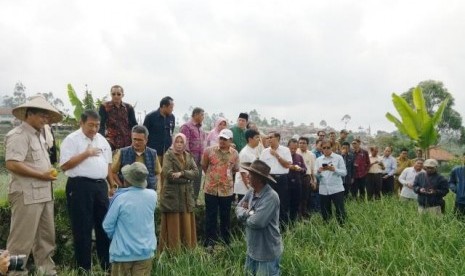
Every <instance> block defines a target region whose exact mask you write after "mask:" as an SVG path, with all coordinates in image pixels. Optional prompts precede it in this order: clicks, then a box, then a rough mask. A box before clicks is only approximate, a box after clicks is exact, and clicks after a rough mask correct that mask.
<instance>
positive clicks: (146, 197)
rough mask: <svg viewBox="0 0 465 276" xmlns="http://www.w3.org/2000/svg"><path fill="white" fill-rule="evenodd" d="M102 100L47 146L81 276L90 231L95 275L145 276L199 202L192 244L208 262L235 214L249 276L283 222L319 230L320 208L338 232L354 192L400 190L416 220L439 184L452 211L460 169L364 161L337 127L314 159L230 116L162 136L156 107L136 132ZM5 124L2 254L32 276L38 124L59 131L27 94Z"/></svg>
mask: <svg viewBox="0 0 465 276" xmlns="http://www.w3.org/2000/svg"><path fill="white" fill-rule="evenodd" d="M110 94H111V100H110V101H108V102H105V103H102V105H101V106H100V108H99V110H98V111H96V110H85V111H84V112H83V113H82V115H81V118H80V128H79V129H78V130H76V131H74V132H72V133H71V134H69V135H68V136H67V137H66V138H65V139H64V140H63V141H62V143H61V147H60V158H59V167H60V168H61V170H62V171H63V172H64V174H65V175H66V176H67V177H68V179H67V183H66V199H67V208H68V213H69V217H70V221H71V229H72V233H73V241H74V243H73V244H74V253H75V258H76V263H77V266H78V267H79V269H80V270H81V271H83V272H90V270H91V266H92V262H91V248H92V231H94V233H95V243H96V251H97V256H98V260H99V263H100V266H101V268H102V269H103V270H104V271H109V270H110V267H111V274H112V275H149V274H150V272H151V268H152V258H153V257H154V254H155V251H156V249H157V248H158V252H161V251H163V250H169V251H178V250H180V249H181V248H193V247H195V246H196V245H197V233H196V221H195V215H194V210H195V208H196V207H197V206H198V205H199V203H200V202H199V201H200V200H199V194H200V191H203V194H204V202H205V239H204V241H203V245H204V246H205V247H206V249H207V250H208V251H212V250H214V249H215V246H216V245H218V244H219V243H222V244H224V245H228V244H229V243H230V238H231V237H230V222H231V217H230V216H231V209H232V207H233V206H235V213H236V215H237V217H238V218H239V220H240V221H242V222H243V225H244V227H245V230H246V231H245V233H246V241H247V253H246V255H247V258H246V263H245V268H246V270H247V271H248V272H249V273H251V274H253V275H255V274H259V275H262V274H264V275H279V271H280V270H279V262H280V258H281V255H282V252H283V244H282V238H281V230H282V229H285V226H286V225H289V223H292V222H294V221H296V220H297V219H299V218H305V217H308V216H309V214H310V213H311V212H320V213H321V215H322V217H323V219H324V220H325V221H328V220H329V219H330V218H331V217H332V204H333V205H334V206H335V213H336V219H337V221H338V222H339V223H340V224H341V225H342V224H344V222H345V221H346V217H347V215H346V212H345V208H344V200H345V199H346V198H347V197H351V198H359V199H362V200H364V199H365V193H367V196H368V199H369V200H371V199H379V198H380V197H381V193H383V194H384V195H390V194H394V193H397V191H398V190H397V189H400V188H401V191H400V196H401V198H404V199H405V200H409V199H416V200H418V203H419V206H420V207H419V210H420V211H421V212H432V213H440V212H443V208H444V207H443V206H444V203H443V202H444V201H443V199H442V198H443V197H444V196H445V194H447V192H448V185H449V184H450V185H451V189H452V190H453V191H455V192H456V193H457V205H456V208H457V210H459V211H460V212H462V213H464V212H465V188H464V185H465V177H464V175H465V174H464V170H465V169H464V167H459V168H456V169H454V171H453V172H452V174H451V177H450V181H449V183H448V182H447V180H445V179H444V178H443V177H442V176H440V175H439V174H437V162H436V161H435V160H426V161H423V160H422V159H416V160H414V162H412V161H411V160H409V159H408V158H407V157H406V155H405V154H404V150H403V151H402V154H401V156H400V157H399V158H397V160H396V159H395V158H393V157H392V156H391V152H392V149H391V148H389V147H388V148H386V149H385V150H384V155H383V156H382V157H378V156H377V148H376V147H371V148H370V153H371V154H369V153H368V151H366V150H365V149H363V148H362V147H361V141H360V140H358V139H354V140H353V141H352V142H351V143H348V142H347V141H346V140H347V135H348V132H347V131H345V130H342V131H341V132H340V135H339V139H336V138H337V137H336V136H337V135H336V133H335V132H330V133H329V135H328V137H326V133H325V132H323V131H320V132H318V139H317V141H316V143H315V145H314V147H313V148H312V146H311V145H310V140H309V138H307V137H297V138H296V139H290V140H289V141H288V143H287V147H286V146H284V145H282V142H281V135H280V133H279V132H275V131H272V132H270V133H267V134H266V135H265V134H261V133H260V132H259V131H258V129H257V127H256V125H254V124H253V123H252V122H249V118H248V114H247V113H240V114H239V116H238V118H237V124H235V125H234V126H231V127H230V126H228V122H227V120H226V119H224V118H218V120H217V121H216V123H215V127H214V128H213V130H212V131H211V132H209V133H206V132H205V131H204V130H203V128H202V123H203V119H204V110H203V109H202V108H199V107H197V108H194V109H193V111H192V115H191V119H190V120H189V121H188V122H186V123H185V124H183V125H182V126H181V127H180V130H179V133H177V134H175V133H174V131H175V117H174V115H173V109H174V100H173V99H172V98H171V97H164V98H163V99H161V101H160V105H159V108H158V109H157V110H155V111H153V112H150V113H149V114H147V116H146V117H145V119H144V122H143V125H138V124H137V121H136V120H135V112H134V109H133V107H132V106H131V105H130V104H127V103H124V102H123V100H122V99H123V97H124V90H123V88H122V87H121V86H119V85H115V86H113V87H111V89H110ZM13 115H14V116H16V117H17V118H18V119H20V120H21V121H23V123H22V124H21V125H20V126H18V127H16V128H14V129H13V130H11V131H10V132H9V133H8V134H7V136H6V138H5V142H6V143H5V145H6V154H5V160H6V168H7V169H8V170H9V172H10V175H11V181H10V183H9V194H8V200H9V203H10V205H11V212H12V215H11V227H10V235H9V237H8V242H7V249H8V250H9V252H11V253H12V254H25V255H27V256H29V254H30V253H32V254H33V256H34V262H35V265H36V268H37V271H38V272H39V273H41V274H43V275H56V270H55V264H54V262H53V260H52V254H53V250H54V248H55V227H54V215H53V192H52V191H53V188H52V183H53V181H55V180H56V179H57V178H56V174H54V173H53V166H52V165H53V164H52V162H51V161H50V155H49V154H50V152H49V150H50V146H49V145H50V143H47V142H46V138H47V135H46V133H44V127H45V126H46V125H47V124H54V123H57V122H59V121H61V120H62V115H61V113H60V112H59V111H58V110H56V109H55V108H54V107H53V106H51V105H50V104H49V103H48V102H47V101H46V100H45V98H43V97H38V96H37V97H34V98H32V99H30V100H28V101H27V102H26V103H25V104H23V105H20V106H18V107H16V108H15V109H13ZM423 168H425V170H426V172H424V171H423ZM202 180H203V181H202ZM202 184H203V187H202ZM234 203H235V204H234ZM157 205H158V208H159V210H160V213H161V225H160V235H159V237H158V241H157V238H156V236H155V222H154V221H155V220H154V212H155V208H157ZM218 218H219V227H218ZM218 228H219V229H218ZM157 242H158V243H157ZM110 264H111V265H110ZM14 273H21V272H14ZM23 273H24V272H23Z"/></svg>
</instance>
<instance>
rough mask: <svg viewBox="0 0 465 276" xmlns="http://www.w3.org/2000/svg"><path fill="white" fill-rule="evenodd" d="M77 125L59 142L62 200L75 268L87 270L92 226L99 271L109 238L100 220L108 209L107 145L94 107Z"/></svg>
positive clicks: (104, 264) (104, 265)
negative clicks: (63, 182) (64, 180)
mask: <svg viewBox="0 0 465 276" xmlns="http://www.w3.org/2000/svg"><path fill="white" fill-rule="evenodd" d="M80 125H81V128H80V129H78V130H76V131H75V132H73V133H71V134H69V135H68V136H67V137H66V138H65V139H64V140H63V142H62V143H61V156H60V166H61V169H62V170H63V171H64V172H65V174H66V176H68V182H67V183H66V200H67V205H68V213H69V216H70V219H71V228H72V232H73V238H74V251H75V256H76V262H77V265H78V267H79V268H81V269H83V270H85V271H86V272H88V273H89V272H90V270H91V266H92V264H91V248H92V228H94V229H95V237H96V245H97V256H98V258H99V261H100V266H101V267H102V269H103V270H108V269H109V265H110V263H109V245H110V241H109V239H108V237H107V235H106V234H105V232H104V231H103V228H102V222H103V219H104V218H105V215H106V213H107V211H108V205H109V200H108V191H109V187H108V183H107V181H106V180H105V179H106V178H107V176H108V172H109V171H110V163H111V147H110V144H108V142H107V140H106V139H105V138H104V137H103V136H102V135H101V134H99V133H98V130H99V127H100V116H99V114H98V113H97V112H96V111H94V110H85V111H84V112H83V113H82V115H81V122H80Z"/></svg>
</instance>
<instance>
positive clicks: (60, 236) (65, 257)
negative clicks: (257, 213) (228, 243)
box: [0, 190, 241, 267]
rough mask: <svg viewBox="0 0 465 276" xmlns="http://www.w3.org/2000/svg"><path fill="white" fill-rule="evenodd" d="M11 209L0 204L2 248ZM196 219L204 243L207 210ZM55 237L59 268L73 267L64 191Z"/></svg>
mask: <svg viewBox="0 0 465 276" xmlns="http://www.w3.org/2000/svg"><path fill="white" fill-rule="evenodd" d="M233 211H234V210H232V211H231V212H233ZM10 216H11V213H10V208H9V206H8V203H7V202H4V203H2V204H0V248H5V247H6V241H7V238H8V233H9V231H10V228H9V227H10ZM231 218H232V222H231V228H232V229H231V232H232V233H233V235H237V233H240V232H241V227H240V225H239V222H238V220H237V219H236V217H235V215H233V214H231ZM195 219H196V224H197V237H198V239H199V243H201V242H202V239H203V237H204V233H205V209H204V208H203V207H201V208H196V210H195ZM155 223H156V224H155V227H156V235H157V237H158V236H159V231H160V227H159V225H160V214H159V211H158V209H157V210H156V214H155ZM55 235H56V252H55V255H54V257H53V260H54V261H55V263H56V264H57V265H59V266H71V267H73V266H72V265H71V264H74V262H75V259H74V250H73V236H72V232H71V225H70V221H69V217H68V212H67V209H66V194H65V191H64V190H57V191H55Z"/></svg>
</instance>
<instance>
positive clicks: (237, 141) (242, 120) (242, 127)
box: [231, 113, 249, 152]
mask: <svg viewBox="0 0 465 276" xmlns="http://www.w3.org/2000/svg"><path fill="white" fill-rule="evenodd" d="M248 121H249V114H247V113H239V118H237V124H236V125H235V126H233V127H231V131H232V132H233V135H234V138H233V140H232V142H233V143H234V145H235V146H236V150H237V152H241V150H242V149H243V148H244V147H245V145H247V140H246V139H245V131H246V129H247V122H248Z"/></svg>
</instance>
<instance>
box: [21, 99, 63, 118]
mask: <svg viewBox="0 0 465 276" xmlns="http://www.w3.org/2000/svg"><path fill="white" fill-rule="evenodd" d="M30 107H33V108H40V109H43V110H44V111H47V113H48V115H49V116H50V120H49V123H50V124H54V123H58V122H60V121H61V120H63V116H62V115H61V113H60V111H58V110H57V109H56V108H55V107H53V106H52V105H51V104H50V103H49V102H47V100H46V99H45V98H44V96H42V95H36V96H32V97H30V98H29V99H28V101H26V102H25V103H23V104H22V105H19V106H17V107H15V108H13V111H12V113H13V115H14V116H15V117H16V118H17V119H19V120H21V121H25V120H26V110H27V109H28V108H30Z"/></svg>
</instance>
